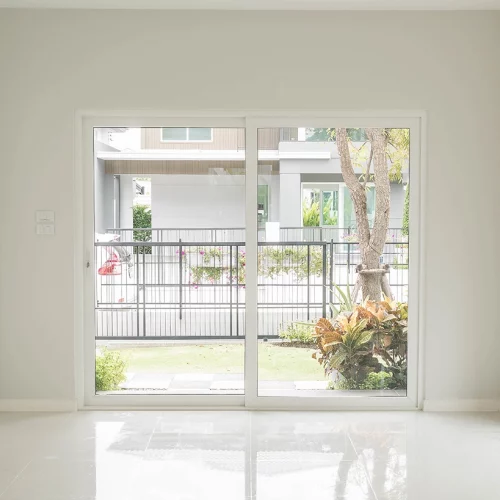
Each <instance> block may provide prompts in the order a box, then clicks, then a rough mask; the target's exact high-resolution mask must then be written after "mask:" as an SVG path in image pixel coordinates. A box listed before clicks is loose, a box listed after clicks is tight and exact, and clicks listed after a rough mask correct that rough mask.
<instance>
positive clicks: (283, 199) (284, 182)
mask: <svg viewBox="0 0 500 500" xmlns="http://www.w3.org/2000/svg"><path fill="white" fill-rule="evenodd" d="M280 193H281V196H280V226H281V227H300V226H302V184H301V181H300V174H280Z"/></svg>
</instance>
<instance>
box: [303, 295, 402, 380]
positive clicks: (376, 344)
mask: <svg viewBox="0 0 500 500" xmlns="http://www.w3.org/2000/svg"><path fill="white" fill-rule="evenodd" d="M314 336H315V337H316V342H317V346H318V350H317V351H316V352H315V353H314V355H313V357H314V358H315V359H316V360H317V361H318V362H319V363H320V364H321V365H322V366H323V367H324V369H325V374H327V375H328V374H331V373H333V372H338V373H340V375H341V376H342V377H344V378H345V379H347V381H348V382H347V383H349V384H351V383H352V384H354V385H356V386H357V388H361V386H362V384H363V383H368V382H369V381H370V379H368V382H365V381H366V379H367V377H368V376H369V374H370V373H372V372H380V371H385V372H387V373H388V374H389V375H390V377H385V378H384V376H380V377H382V378H384V380H385V383H386V385H387V388H405V387H406V376H407V347H408V339H407V336H408V304H406V303H401V302H396V301H392V300H389V299H388V298H385V300H383V301H380V302H374V301H370V300H365V301H364V302H363V303H362V304H357V305H354V307H353V309H352V311H349V312H343V313H341V314H339V315H338V316H337V317H336V318H335V319H334V320H333V321H332V322H330V321H329V320H327V319H325V318H321V319H320V320H319V321H318V322H317V324H316V327H315V333H314ZM372 378H373V376H372ZM372 382H373V380H372Z"/></svg>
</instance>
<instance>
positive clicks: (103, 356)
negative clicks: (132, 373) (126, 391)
mask: <svg viewBox="0 0 500 500" xmlns="http://www.w3.org/2000/svg"><path fill="white" fill-rule="evenodd" d="M126 368H127V363H126V361H125V360H124V359H123V357H122V355H121V354H120V353H119V352H118V351H110V350H108V349H106V348H105V347H104V348H103V349H101V352H100V353H99V354H97V355H96V359H95V389H96V391H115V390H117V389H119V388H120V384H121V383H122V382H125V380H126V379H127V377H126V375H125V370H126Z"/></svg>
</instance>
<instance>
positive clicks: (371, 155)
mask: <svg viewBox="0 0 500 500" xmlns="http://www.w3.org/2000/svg"><path fill="white" fill-rule="evenodd" d="M372 160H373V148H372V147H371V146H370V157H369V158H368V164H367V165H366V174H365V182H364V185H363V189H364V190H365V191H366V185H367V183H368V179H369V177H370V168H371V166H372Z"/></svg>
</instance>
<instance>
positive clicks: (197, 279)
mask: <svg viewBox="0 0 500 500" xmlns="http://www.w3.org/2000/svg"><path fill="white" fill-rule="evenodd" d="M223 273H224V269H223V268H222V267H205V266H193V267H192V268H191V281H192V282H193V283H196V284H199V283H202V282H203V281H208V282H210V283H215V282H217V281H220V279H221V278H222V275H223Z"/></svg>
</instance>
